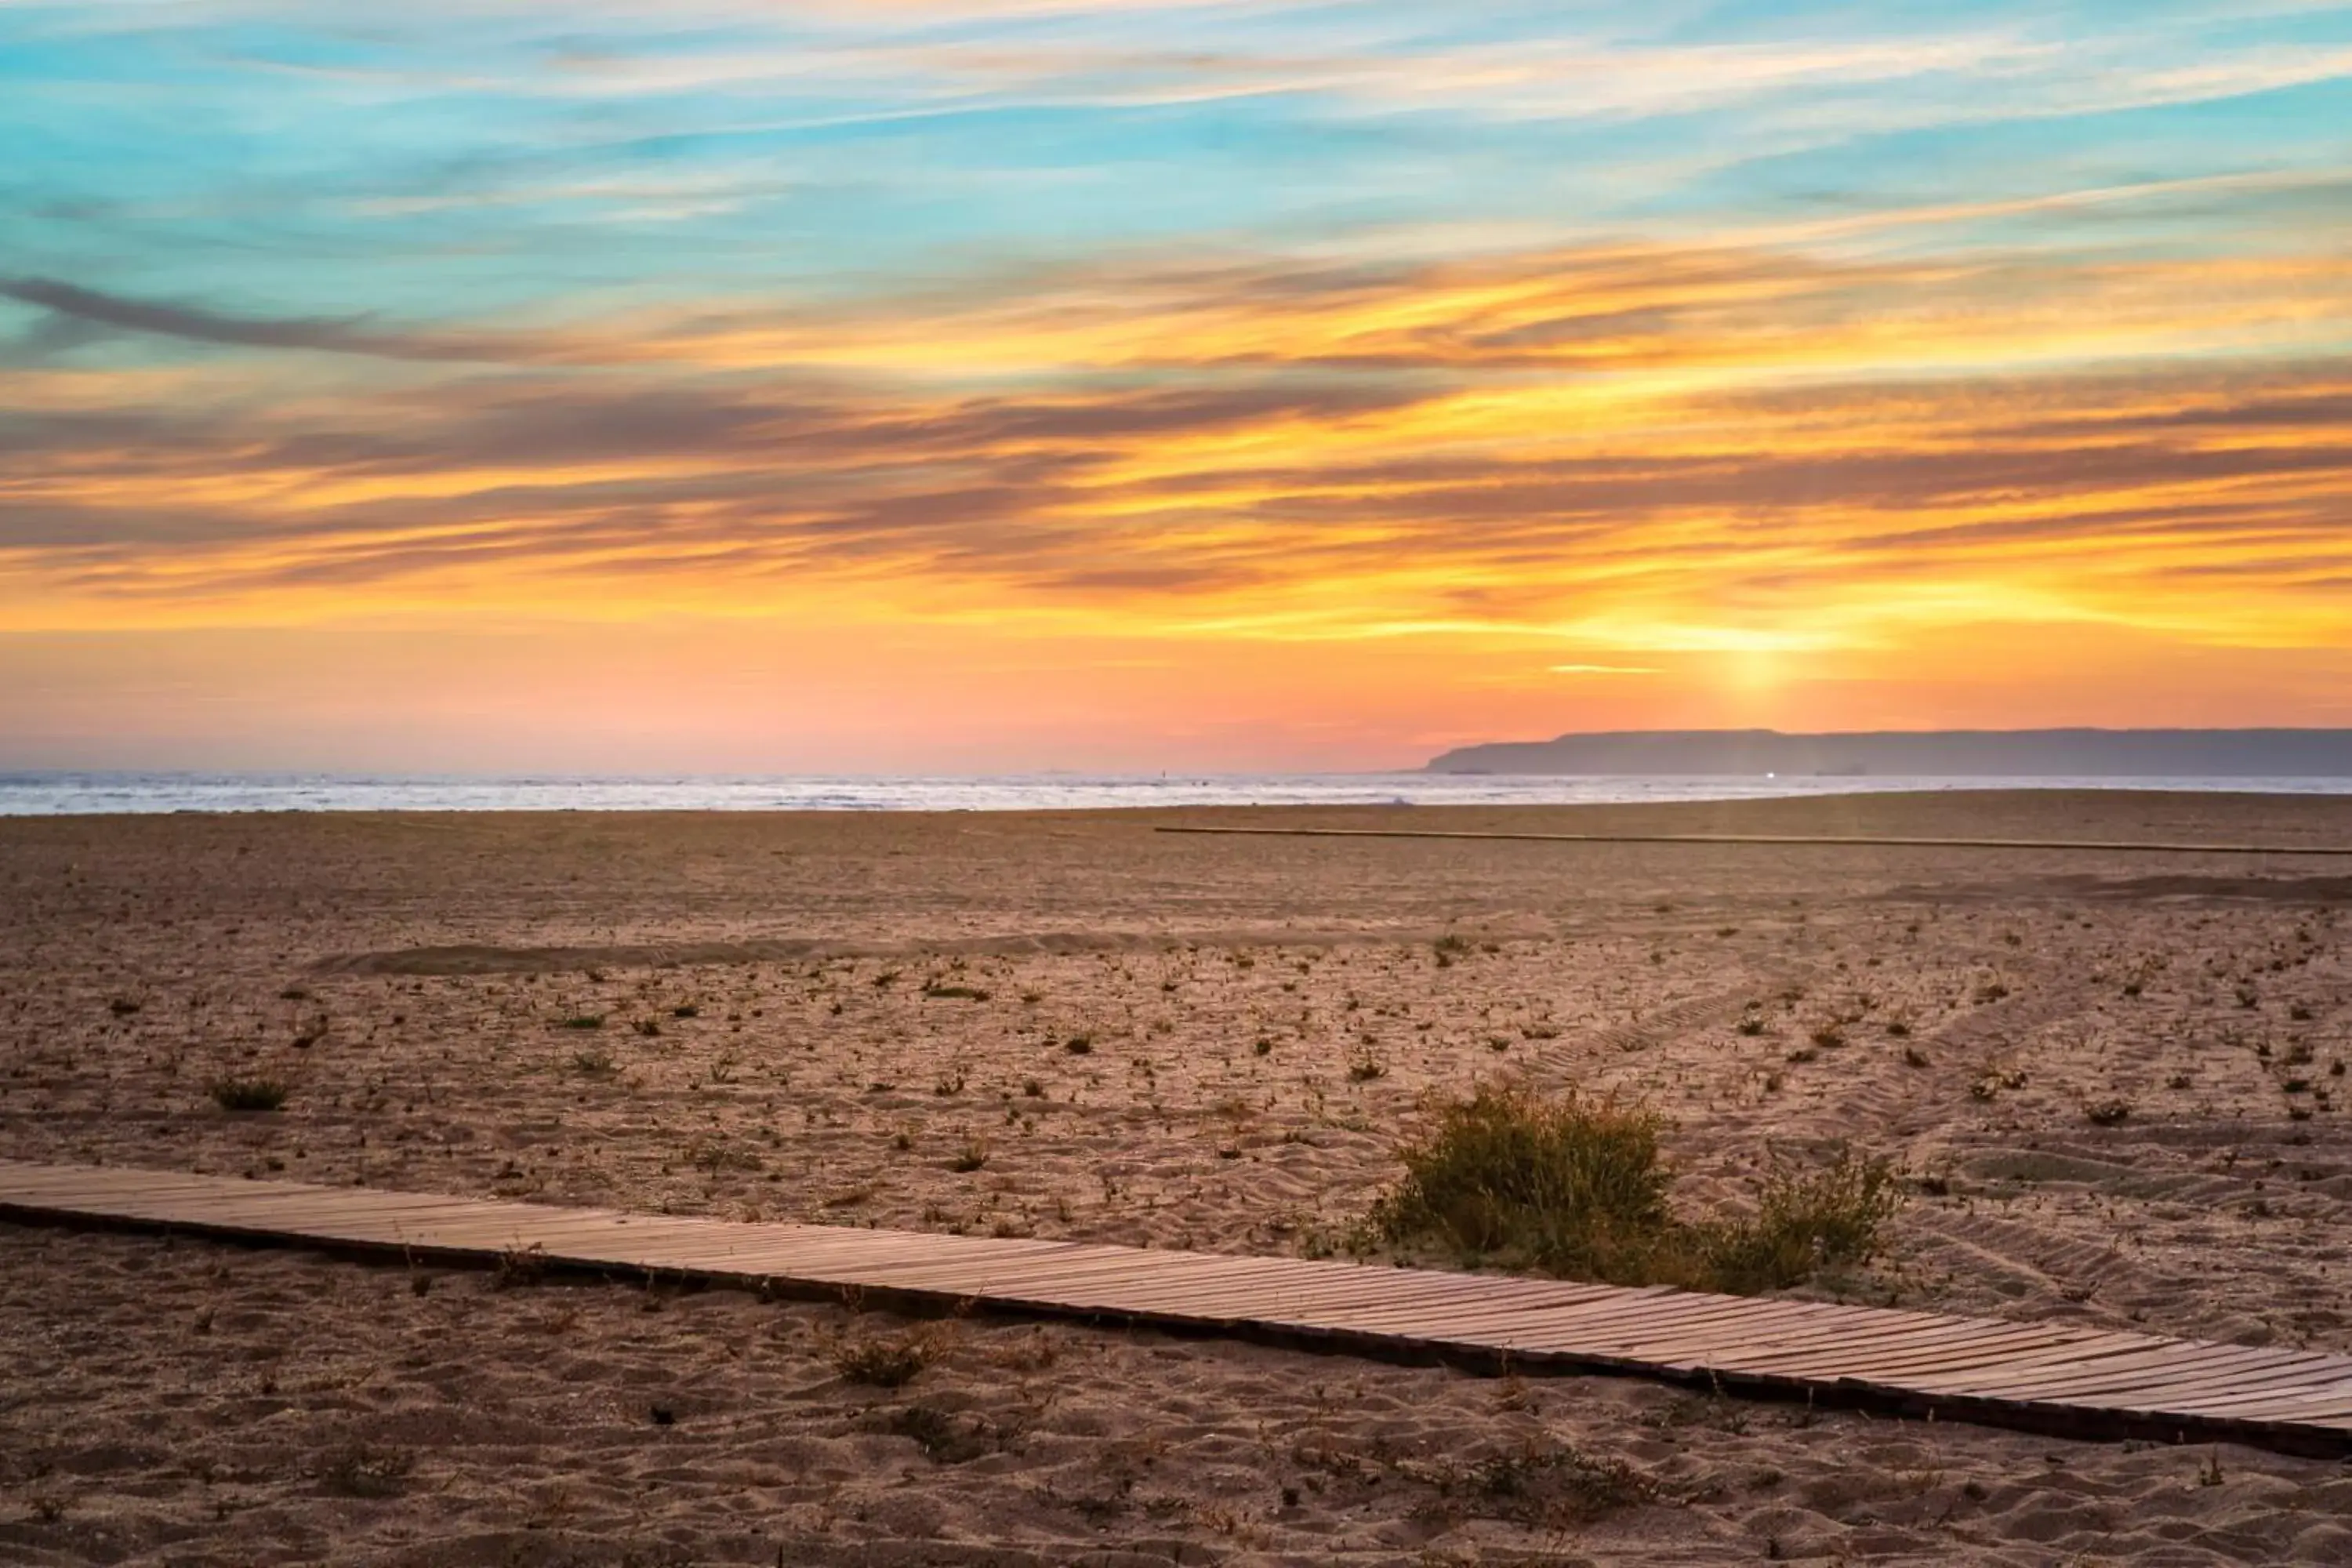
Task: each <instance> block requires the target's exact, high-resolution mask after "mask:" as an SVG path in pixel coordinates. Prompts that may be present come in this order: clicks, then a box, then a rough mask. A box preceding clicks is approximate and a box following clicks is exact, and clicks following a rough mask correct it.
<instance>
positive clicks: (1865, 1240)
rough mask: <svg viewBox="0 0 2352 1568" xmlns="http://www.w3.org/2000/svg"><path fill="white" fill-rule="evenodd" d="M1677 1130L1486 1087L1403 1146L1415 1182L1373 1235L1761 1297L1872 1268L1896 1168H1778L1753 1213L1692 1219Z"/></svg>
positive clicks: (1858, 1159)
mask: <svg viewBox="0 0 2352 1568" xmlns="http://www.w3.org/2000/svg"><path fill="white" fill-rule="evenodd" d="M1665 1125H1666V1124H1665V1121H1664V1119H1663V1118H1662V1117H1660V1116H1659V1115H1658V1113H1657V1112H1656V1111H1654V1110H1650V1109H1648V1108H1647V1107H1645V1106H1640V1105H1624V1104H1620V1103H1619V1102H1617V1101H1615V1100H1592V1099H1588V1098H1585V1097H1583V1096H1580V1095H1576V1094H1573V1093H1571V1094H1569V1095H1566V1096H1564V1097H1562V1098H1560V1099H1558V1100H1550V1099H1546V1098H1545V1097H1543V1096H1541V1095H1539V1094H1537V1093H1535V1092H1533V1091H1532V1090H1528V1089H1507V1088H1491V1087H1490V1088H1484V1089H1479V1090H1478V1091H1477V1093H1476V1094H1475V1095H1474V1096H1473V1097H1472V1098H1471V1099H1469V1100H1457V1101H1454V1102H1453V1103H1451V1104H1448V1105H1445V1106H1444V1107H1442V1108H1440V1110H1439V1112H1438V1120H1437V1124H1436V1126H1435V1127H1433V1129H1432V1130H1431V1131H1429V1133H1428V1134H1427V1135H1426V1136H1424V1137H1423V1138H1422V1139H1421V1140H1420V1141H1419V1142H1415V1143H1413V1144H1412V1145H1410V1146H1409V1147H1407V1148H1406V1149H1405V1150H1404V1151H1403V1159H1404V1165H1405V1176H1404V1179H1403V1180H1402V1182H1400V1183H1398V1184H1396V1186H1395V1187H1393V1188H1392V1189H1391V1191H1390V1192H1389V1193H1388V1194H1386V1195H1385V1196H1383V1197H1382V1198H1381V1200H1380V1202H1379V1203H1378V1205H1375V1207H1374V1208H1373V1210H1372V1213H1371V1215H1370V1216H1369V1227H1370V1230H1371V1231H1372V1232H1373V1233H1374V1234H1375V1235H1377V1236H1379V1237H1382V1238H1384V1239H1386V1240H1388V1241H1391V1242H1393V1243H1398V1244H1402V1245H1408V1246H1416V1245H1417V1246H1424V1247H1440V1248H1443V1249H1444V1250H1446V1251H1449V1252H1451V1253H1453V1254H1454V1255H1455V1256H1457V1257H1460V1258H1466V1259H1470V1260H1473V1261H1482V1260H1487V1259H1491V1260H1493V1261H1496V1262H1497V1263H1501V1264H1503V1265H1505V1266H1507V1267H1512V1268H1527V1269H1532V1270H1535V1271H1538V1272H1540V1273H1545V1274H1552V1275H1558V1276H1559V1277H1561V1278H1564V1279H1590V1280H1597V1281H1601V1282H1602V1283H1606V1284H1612V1285H1677V1286H1682V1287H1685V1288H1687V1289H1701V1290H1724V1291H1730V1292H1735V1293H1738V1294H1752V1293H1754V1292H1757V1291H1760V1290H1775V1289H1784V1288H1786V1287H1788V1286H1790V1285H1794V1284H1798V1283H1801V1282H1802V1281H1803V1280H1805V1279H1810V1278H1811V1276H1812V1275H1813V1274H1815V1273H1816V1272H1818V1271H1819V1270H1821V1269H1822V1268H1831V1267H1836V1266H1841V1265H1845V1264H1853V1263H1860V1262H1863V1261H1864V1260H1866V1259H1867V1258H1869V1257H1870V1256H1871V1254H1872V1253H1873V1252H1874V1250H1875V1249H1876V1247H1877V1243H1878V1234H1879V1230H1880V1228H1881V1226H1884V1225H1885V1221H1886V1220H1887V1218H1888V1217H1889V1216H1891V1215H1893V1213H1894V1212H1895V1207H1896V1205H1898V1204H1899V1202H1900V1201H1901V1198H1900V1191H1899V1189H1898V1187H1897V1186H1896V1184H1895V1173H1894V1171H1893V1169H1892V1167H1891V1166H1890V1165H1889V1164H1888V1163H1886V1162H1885V1161H1884V1160H1874V1159H1868V1158H1865V1157H1863V1156H1861V1155H1857V1154H1853V1153H1851V1152H1848V1153H1843V1154H1841V1155H1839V1156H1838V1157H1837V1158H1836V1159H1835V1160H1833V1161H1832V1162H1831V1163H1829V1164H1827V1165H1825V1166H1822V1167H1820V1168H1818V1169H1814V1170H1811V1171H1790V1170H1787V1169H1784V1168H1781V1167H1780V1166H1778V1165H1777V1164H1776V1165H1775V1166H1774V1167H1773V1168H1772V1169H1771V1171H1770V1172H1769V1174H1768V1175H1767V1177H1766V1179H1765V1182H1764V1186H1763V1191H1762V1193H1761V1194H1759V1202H1758V1205H1757V1212H1756V1213H1755V1214H1754V1215H1749V1216H1737V1217H1727V1218H1717V1219H1708V1220H1701V1221H1696V1222H1694V1221H1689V1220H1685V1219H1683V1218H1682V1217H1680V1216H1678V1215H1676V1214H1675V1212H1674V1209H1673V1206H1672V1205H1671V1204H1670V1202H1669V1189H1670V1188H1671V1186H1672V1184H1673V1173H1671V1172H1670V1171H1669V1170H1668V1169H1667V1168H1666V1166H1665V1164H1664V1161H1663V1159H1662V1157H1661V1152H1660V1147H1659V1140H1660V1138H1661V1136H1662V1134H1663V1133H1664V1131H1665Z"/></svg>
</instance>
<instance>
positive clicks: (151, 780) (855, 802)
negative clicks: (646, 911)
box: [0, 772, 2352, 816]
mask: <svg viewBox="0 0 2352 1568" xmlns="http://www.w3.org/2000/svg"><path fill="white" fill-rule="evenodd" d="M1967 789H2159V790H2197V791H2251V792H2254V793H2261V794H2276V795H2352V779H2341V778H2337V779H2330V778H2286V779H2263V778H2115V777H2101V778H1965V779H1963V778H1894V777H1887V778H1873V777H1859V778H1857V777H1818V778H1817V777H1803V778H1800V777H1790V778H1774V777H1769V776H1767V777H1760V778H1751V777H1738V776H1727V775H1715V776H1709V777H1705V778H1634V777H1548V776H1537V775H1528V774H1517V775H1501V774H1497V775H1492V776H1480V775H1465V774H1446V773H1264V774H1225V775H1220V774H1208V773H1169V774H1163V775H1157V776H1152V777H1132V776H1118V775H1109V774H1102V775H1095V774H1085V773H1036V774H1027V775H1018V774H1014V775H1003V776H994V777H936V778H919V777H898V778H892V777H826V776H817V775H808V776H801V775H774V776H760V777H675V778H662V777H618V776H573V775H565V774H559V773H516V774H509V775H478V776H457V775H448V776H434V775H416V776H397V775H388V774H359V773H351V774H345V773H58V772H43V773H0V816H81V815H89V814H92V813H101V812H130V813H160V812H182V811H198V812H255V811H1069V810H1101V809H1105V808H1121V807H1129V808H1136V807H1150V806H1181V805H1397V806H1413V805H1563V804H1570V805H1572V804H1583V803H1628V802H1643V801H1685V800H1756V799H1763V798H1767V797H1774V796H1804V795H1854V794H1864V793H1876V792H1885V791H1893V790H1967Z"/></svg>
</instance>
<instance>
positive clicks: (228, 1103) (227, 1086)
mask: <svg viewBox="0 0 2352 1568" xmlns="http://www.w3.org/2000/svg"><path fill="white" fill-rule="evenodd" d="M205 1088H206V1090H207V1092H209V1093H210V1094H211V1095H212V1097H213V1103H214V1104H215V1105H217V1106H219V1107H220V1108H221V1109H222V1110H282V1109H284V1107H285V1104H286V1097H287V1096H288V1095H289V1094H290V1093H291V1092H292V1090H291V1089H288V1088H287V1086H286V1084H285V1083H284V1082H283V1081H282V1080H280V1079H274V1078H216V1079H213V1081H212V1082H211V1083H210V1084H208V1085H206V1086H205Z"/></svg>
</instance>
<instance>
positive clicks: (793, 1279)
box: [0, 1161, 2352, 1453]
mask: <svg viewBox="0 0 2352 1568" xmlns="http://www.w3.org/2000/svg"><path fill="white" fill-rule="evenodd" d="M0 1212H5V1213H13V1214H18V1215H34V1216H40V1217H50V1218H60V1219H68V1220H78V1221H84V1222H98V1223H128V1224H134V1225H144V1226H160V1227H163V1228H175V1229H186V1230H195V1231H210V1232H215V1233H219V1234H224V1235H231V1236H235V1237H240V1238H244V1239H261V1240H271V1239H276V1240H284V1241H298V1242H299V1241H309V1242H311V1243H325V1244H331V1245H359V1246H368V1247H382V1248H387V1249H388V1248H397V1247H415V1248H421V1249H425V1250H430V1251H432V1252H434V1253H435V1254H436V1255H437V1256H441V1257H445V1258H461V1259H472V1260H478V1261H481V1262H492V1261H495V1260H496V1259H497V1258H499V1256H500V1255H502V1254H504V1253H506V1252H509V1251H511V1250H514V1249H517V1248H532V1247H535V1248H538V1249H539V1250H541V1251H543V1252H544V1253H545V1254H546V1255H547V1256H548V1257H549V1258H551V1259H552V1260H555V1261H559V1262H568V1263H577V1264H580V1265H583V1266H585V1267H593V1268H615V1269H644V1270H647V1271H650V1272H654V1273H659V1274H669V1275H682V1276H685V1277H688V1278H698V1279H709V1280H716V1281H722V1282H738V1283H743V1284H754V1283H766V1282H772V1281H782V1282H786V1283H791V1284H797V1285H802V1286H806V1287H824V1288H828V1289H877V1290H883V1291H889V1292H897V1293H898V1294H899V1295H900V1296H902V1297H905V1298H911V1299H916V1300H932V1301H937V1302H940V1303H945V1304H957V1303H962V1302H966V1301H977V1302H981V1303H982V1304H988V1305H994V1306H999V1307H1013V1308H1021V1309H1026V1310H1037V1311H1045V1312H1063V1313H1070V1312H1075V1313H1085V1314H1096V1313H1102V1314H1109V1315H1114V1316H1127V1317H1131V1318H1138V1319H1141V1320H1147V1321H1161V1322H1168V1323H1171V1324H1181V1325H1188V1326H1192V1327H1195V1328H1203V1329H1209V1330H1213V1331H1228V1332H1260V1333H1264V1332H1269V1331H1271V1332H1278V1333H1282V1334H1286V1335H1287V1334H1293V1333H1306V1334H1308V1335H1310V1336H1313V1337H1318V1338H1324V1339H1328V1340H1333V1341H1337V1342H1342V1343H1346V1344H1349V1345H1351V1346H1356V1347H1360V1348H1364V1349H1368V1350H1376V1351H1377V1350H1383V1349H1385V1350H1389V1351H1391V1352H1405V1351H1410V1352H1417V1353H1426V1352H1431V1351H1435V1352H1441V1353H1472V1352H1475V1353H1479V1354H1484V1355H1499V1354H1507V1355H1509V1356H1510V1357H1511V1358H1513V1359H1514V1360H1516V1361H1517V1362H1519V1363H1521V1364H1526V1365H1550V1366H1570V1367H1572V1366H1575V1365H1580V1364H1581V1365H1588V1366H1605V1367H1611V1368H1617V1369H1622V1370H1626V1371H1633V1372H1649V1373H1654V1374H1660V1375H1679V1376H1683V1377H1690V1376H1694V1375H1696V1374H1697V1373H1703V1372H1714V1373H1719V1374H1722V1375H1726V1376H1732V1377H1737V1378H1738V1379H1740V1380H1741V1385H1742V1386H1748V1387H1759V1388H1767V1389H1778V1390H1780V1391H1782V1392H1784V1393H1788V1394H1821V1395H1824V1396H1830V1397H1844V1398H1848V1399H1858V1398H1865V1397H1872V1398H1875V1397H1885V1398H1892V1399H1897V1400H1900V1401H1903V1402H1905V1403H1906V1405H1920V1404H1925V1405H1927V1406H1928V1407H1929V1408H1943V1409H1946V1410H1948V1411H1949V1412H1950V1413H1952V1414H1954V1415H1958V1416H1960V1417H1962V1418H1966V1419H1977V1420H1993V1421H2006V1422H2011V1423H2031V1422H2040V1423H2043V1424H2047V1425H2054V1426H2062V1427H2063V1428H2064V1429H2067V1430H2072V1431H2089V1432H2098V1431H2112V1432H2115V1433H2118V1434H2120V1433H2125V1432H2132V1431H2138V1432H2144V1433H2156V1434H2158V1435H2165V1434H2168V1433H2179V1434H2182V1435H2186V1434H2187V1433H2189V1432H2190V1431H2196V1432H2200V1433H2204V1434H2208V1435H2210V1436H2227V1437H2231V1438H2241V1439H2250V1440H2261V1441H2266V1442H2273V1443H2275V1444H2277V1445H2279V1446H2282V1447H2298V1448H2314V1449H2315V1450H2316V1449H2326V1451H2342V1452H2347V1453H2352V1358H2347V1357H2343V1356H2331V1355H2324V1354H2318V1353H2315V1352H2305V1351H2293V1350H2282V1349H2270V1348H2256V1347H2248V1346H2238V1345H2220V1344H2209V1343H2200V1342H2192V1341H2173V1340H2165V1339H2161V1338H2158V1336H2155V1335H2149V1334H2137V1333H2132V1334H2118V1333H2112V1332H2107V1331H2100V1330H2093V1329H2087V1328H2082V1327H2078V1326H2074V1325H2053V1324H2041V1325H2036V1324H2018V1323H2002V1322H1997V1321H1986V1320H1977V1319H1967V1318H1956V1317H1951V1316H1948V1315H1946V1314H1939V1313H1930V1312H1916V1311H1893V1310H1884V1309H1877V1308H1868V1307H1854V1306H1846V1305H1842V1304H1838V1303H1830V1302H1802V1301H1776V1300H1750V1299H1746V1298H1739V1297H1729V1296H1711V1295H1702V1294H1696V1293H1692V1292H1686V1291H1676V1290H1670V1289H1664V1288H1662V1287H1650V1288H1646V1289H1618V1288H1614V1287H1610V1286H1601V1285H1584V1284H1570V1283H1565V1282H1555V1281H1546V1280H1529V1279H1507V1278H1499V1277H1496V1276H1492V1275H1479V1274H1447V1273H1436V1272H1432V1271H1429V1270H1423V1269H1409V1268H1381V1267H1376V1266H1371V1265H1363V1264H1355V1263H1345V1262H1338V1261H1331V1260H1319V1259H1304V1258H1245V1257H1226V1256H1223V1255H1216V1254H1205V1253H1193V1252H1178V1251H1169V1250H1164V1249H1146V1248H1133V1247H1108V1246H1102V1245H1098V1244H1093V1243H1082V1242H1070V1241H1056V1240H1050V1239H1040V1238H1034V1237H959V1236H943V1235H933V1234H927V1233H920V1232H908V1231H879V1230H870V1229H860V1228H856V1227H850V1226H822V1225H805V1224H794V1223H782V1222H777V1223H765V1224H752V1223H740V1222H735V1221H730V1220H723V1219H719V1218H715V1217H712V1216H709V1215H630V1214H625V1213H623V1212H620V1211H616V1210H610V1209H587V1208H566V1207H561V1206H556V1205H538V1204H524V1203H515V1202H509V1201H505V1200H499V1199H487V1198H473V1199H468V1198H448V1197H441V1196H436V1195H434V1194H408V1193H378V1192H372V1191H369V1190H367V1189H365V1188H356V1187H320V1186H304V1185H301V1184H294V1183H282V1182H254V1181H247V1180H245V1179H243V1178H241V1177H235V1176H205V1175H200V1174H194V1173H181V1172H156V1173H149V1172H140V1171H125V1170H109V1169H102V1168H98V1167H56V1166H44V1165H38V1164H30V1163H23V1162H10V1161H0Z"/></svg>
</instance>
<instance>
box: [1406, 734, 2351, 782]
mask: <svg viewBox="0 0 2352 1568" xmlns="http://www.w3.org/2000/svg"><path fill="white" fill-rule="evenodd" d="M1423 771H1424V772H1426V773H1649V774H1664V775H1667V776H1687V775H1691V774H1706V773H1750V774H1759V775H1760V774H1764V773H1780V774H1783V775H1788V774H1797V775H1804V774H1813V775H1821V774H1829V775H1841V774H1842V775H1848V776H1852V775H1857V774H1886V775H1893V776H1895V777H1913V778H1926V777H1937V778H2352V730H1926V731H1869V732H1862V733H1856V734H1844V735H1784V734H1782V733H1780V731H1777V730H1636V731H1619V732H1616V733H1613V734H1597V735H1562V736H1560V737H1559V739H1557V740H1551V741H1497V742H1492V743H1489V744H1486V745H1480V746H1462V747H1458V748H1456V749H1455V750H1454V751H1451V752H1446V753H1445V754H1444V756H1441V757H1438V758H1436V759H1434V760H1433V761H1432V762H1431V763H1429V764H1428V765H1427V767H1426V768H1424V769H1423Z"/></svg>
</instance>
